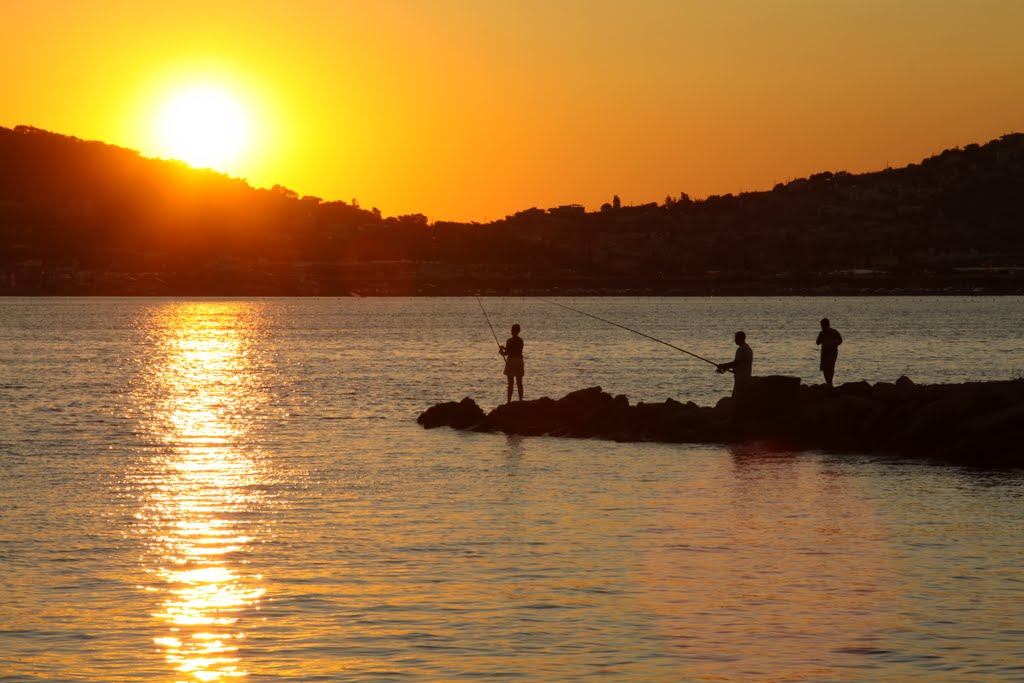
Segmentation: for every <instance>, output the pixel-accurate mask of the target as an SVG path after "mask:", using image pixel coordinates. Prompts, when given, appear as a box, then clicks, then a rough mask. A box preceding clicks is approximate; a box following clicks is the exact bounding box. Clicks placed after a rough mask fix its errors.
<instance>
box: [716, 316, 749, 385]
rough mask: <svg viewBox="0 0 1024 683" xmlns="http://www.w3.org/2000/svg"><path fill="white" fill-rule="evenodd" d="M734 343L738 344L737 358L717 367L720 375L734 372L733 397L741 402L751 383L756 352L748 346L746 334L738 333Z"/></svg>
mask: <svg viewBox="0 0 1024 683" xmlns="http://www.w3.org/2000/svg"><path fill="white" fill-rule="evenodd" d="M733 341H735V342H736V357H735V358H733V360H732V362H731V363H719V364H718V365H716V366H715V367H716V368H718V372H719V373H722V372H725V371H727V370H731V371H732V374H733V381H732V396H733V398H735V399H736V400H739V399H740V397H741V396H742V395H743V393H744V391H745V390H746V388H747V385H748V384H749V383H750V376H751V374H752V372H753V369H754V352H753V350H751V348H750V346H748V345H747V334H746V332H742V331H740V332H737V333H736V335H735V336H734V337H733Z"/></svg>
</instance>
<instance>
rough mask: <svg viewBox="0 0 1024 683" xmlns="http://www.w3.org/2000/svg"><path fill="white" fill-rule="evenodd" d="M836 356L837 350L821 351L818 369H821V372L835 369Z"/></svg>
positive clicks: (837, 354)
mask: <svg viewBox="0 0 1024 683" xmlns="http://www.w3.org/2000/svg"><path fill="white" fill-rule="evenodd" d="M837 358H839V352H838V351H834V352H832V353H822V354H821V364H820V365H819V366H818V369H819V370H821V371H822V372H826V371H829V370H835V369H836V359H837Z"/></svg>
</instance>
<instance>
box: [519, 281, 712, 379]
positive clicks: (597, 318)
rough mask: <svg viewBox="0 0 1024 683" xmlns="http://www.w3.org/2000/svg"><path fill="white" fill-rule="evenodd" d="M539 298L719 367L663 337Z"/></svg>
mask: <svg viewBox="0 0 1024 683" xmlns="http://www.w3.org/2000/svg"><path fill="white" fill-rule="evenodd" d="M537 299H538V300H540V301H543V302H544V303H546V304H554V305H555V306H560V307H562V308H564V309H565V310H567V311H572V312H573V313H579V314H580V315H585V316H587V317H588V318H593V319H594V320H600V321H601V322H603V323H608V324H609V325H615V327H621V328H622V329H624V330H627V331H629V332H632V333H633V334H639V335H640V336H641V337H647V338H648V339H650V340H651V341H656V342H658V343H659V344H664V345H665V346H668V347H670V348H673V349H675V350H676V351H682V352H683V353H685V354H686V355H688V356H693V357H694V358H696V359H698V360H702V361H704V362H705V363H710V364H711V365H714V366H715V367H716V368H717V367H718V363H716V362H714V361H713V360H708V359H707V358H705V357H704V356H698V355H697V354H695V353H691V352H690V351H687V350H686V349H681V348H679V347H678V346H675V345H674V344H669V343H668V342H667V341H662V340H661V339H658V338H657V337H652V336H651V335H649V334H644V333H643V332H641V331H639V330H634V329H633V328H632V327H626V326H625V325H620V324H619V323H617V322H614V321H612V320H605V319H604V318H601V317H598V316H596V315H591V314H590V313H587V312H586V311H580V310H577V309H575V308H572V307H571V306H566V305H565V304H560V303H558V302H557V301H549V300H548V299H541V298H540V297H537Z"/></svg>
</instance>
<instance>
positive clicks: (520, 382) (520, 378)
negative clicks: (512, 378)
mask: <svg viewBox="0 0 1024 683" xmlns="http://www.w3.org/2000/svg"><path fill="white" fill-rule="evenodd" d="M516 389H518V390H519V400H520V401H522V400H523V376H522V375H517V376H516ZM509 391H512V389H511V387H510V388H509Z"/></svg>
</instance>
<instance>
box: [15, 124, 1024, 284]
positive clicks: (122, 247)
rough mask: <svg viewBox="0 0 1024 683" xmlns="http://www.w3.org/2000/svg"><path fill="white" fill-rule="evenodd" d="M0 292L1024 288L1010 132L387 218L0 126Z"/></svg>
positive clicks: (1021, 149) (1022, 189)
mask: <svg viewBox="0 0 1024 683" xmlns="http://www.w3.org/2000/svg"><path fill="white" fill-rule="evenodd" d="M0 160H2V164H0V294H169V295H296V294H324V295H327V294H347V293H359V294H462V293H475V292H485V293H503V294H505V293H540V292H553V291H558V292H563V293H655V294H781V293H832V294H843V293H877V292H883V293H888V292H897V291H898V292H943V291H945V292H971V291H986V292H996V293H1004V292H1020V291H1024V234H1022V230H1021V227H1022V226H1024V135H1022V134H1011V135H1005V136H1003V137H1001V138H998V139H996V140H993V141H991V142H988V143H987V144H984V145H978V144H970V145H967V146H966V147H964V148H962V149H959V148H958V149H950V150H946V151H944V152H942V153H940V154H937V155H935V156H933V157H930V158H928V159H925V160H923V161H922V162H921V163H919V164H911V165H909V166H907V167H904V168H899V169H886V170H884V171H878V172H875V173H865V174H850V173H846V172H842V171H838V172H823V173H818V174H815V175H813V176H811V177H809V178H802V179H798V180H794V181H792V182H789V183H786V184H780V185H778V186H776V187H775V188H774V189H773V190H771V191H766V192H749V193H743V194H739V195H724V196H712V197H708V198H706V199H703V200H692V199H690V198H689V197H688V196H686V195H685V194H681V195H679V196H677V197H666V199H665V201H664V203H662V204H657V203H652V204H646V205H641V206H622V205H621V203H620V202H619V201H618V198H617V197H616V198H615V199H613V200H612V201H611V202H609V203H608V204H605V205H604V206H602V207H601V209H600V210H598V211H593V212H587V211H586V210H585V209H584V208H583V207H581V206H578V205H570V206H561V207H555V208H550V209H540V208H531V209H527V210H525V211H521V212H518V213H516V214H514V215H511V216H507V217H506V218H504V219H502V220H499V221H494V222H492V223H487V224H478V223H450V222H434V223H430V222H429V221H428V220H427V218H426V216H423V215H422V214H413V215H407V216H398V217H384V216H382V215H381V212H380V211H378V210H377V209H370V210H366V209H363V208H361V207H360V206H359V205H358V203H357V202H355V201H353V202H352V203H346V202H343V201H324V200H322V199H320V198H318V197H311V196H305V197H300V196H299V195H297V194H296V193H295V192H293V191H291V190H289V189H287V188H285V187H282V186H274V187H273V188H271V189H258V188H253V187H250V186H249V185H248V184H247V183H246V182H245V181H243V180H239V179H237V178H230V177H227V176H224V175H221V174H218V173H214V172H211V171H202V170H196V169H192V168H190V167H188V166H186V165H184V164H181V163H177V162H171V161H164V160H156V159H148V158H144V157H142V156H140V155H139V154H138V153H137V152H135V151H132V150H127V149H123V148H119V147H115V146H112V145H107V144H104V143H100V142H89V141H83V140H79V139H76V138H73V137H68V136H63V135H59V134H56V133H51V132H47V131H42V130H39V129H35V128H30V127H24V126H20V127H17V128H14V129H7V128H0Z"/></svg>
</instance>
